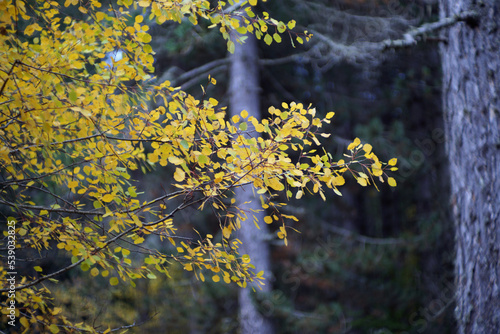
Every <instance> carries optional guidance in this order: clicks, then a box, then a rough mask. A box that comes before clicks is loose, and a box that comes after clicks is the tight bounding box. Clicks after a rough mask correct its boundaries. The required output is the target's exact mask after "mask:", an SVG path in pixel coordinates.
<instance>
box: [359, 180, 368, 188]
mask: <svg viewBox="0 0 500 334" xmlns="http://www.w3.org/2000/svg"><path fill="white" fill-rule="evenodd" d="M357 181H358V183H359V184H361V185H362V186H363V187H366V186H367V183H366V179H362V178H358V180H357Z"/></svg>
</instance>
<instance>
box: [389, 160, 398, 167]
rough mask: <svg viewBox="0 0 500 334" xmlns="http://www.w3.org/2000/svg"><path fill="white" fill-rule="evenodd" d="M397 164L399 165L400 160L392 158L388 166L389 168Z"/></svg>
mask: <svg viewBox="0 0 500 334" xmlns="http://www.w3.org/2000/svg"><path fill="white" fill-rule="evenodd" d="M397 163H398V159H397V158H392V159H391V160H389V162H388V163H387V164H388V165H389V166H396V164H397Z"/></svg>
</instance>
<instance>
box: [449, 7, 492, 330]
mask: <svg viewBox="0 0 500 334" xmlns="http://www.w3.org/2000/svg"><path fill="white" fill-rule="evenodd" d="M440 9H441V16H442V17H447V16H453V15H456V14H457V13H459V12H460V11H467V10H475V11H477V12H478V13H479V21H478V22H469V23H465V22H462V23H458V24H456V25H454V26H452V27H451V28H449V29H448V30H446V33H445V34H444V37H445V39H446V40H447V42H446V43H443V45H442V48H441V53H442V64H443V75H444V77H443V102H444V103H443V106H444V117H445V128H446V135H447V142H446V149H447V154H448V157H449V161H450V176H451V195H452V199H451V204H452V209H453V214H454V219H455V229H456V232H455V233H456V236H455V239H456V263H455V273H456V283H457V308H456V317H457V320H458V327H459V331H458V332H459V333H481V334H483V333H487V334H488V333H492V334H493V333H495V334H496V333H500V309H499V307H500V97H499V94H500V2H499V1H498V0H483V1H472V0H440Z"/></svg>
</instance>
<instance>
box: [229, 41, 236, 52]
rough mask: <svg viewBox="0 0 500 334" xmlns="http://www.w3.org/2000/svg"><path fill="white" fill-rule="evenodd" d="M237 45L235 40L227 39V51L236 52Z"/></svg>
mask: <svg viewBox="0 0 500 334" xmlns="http://www.w3.org/2000/svg"><path fill="white" fill-rule="evenodd" d="M234 49H235V45H234V42H233V41H227V51H229V52H230V53H234Z"/></svg>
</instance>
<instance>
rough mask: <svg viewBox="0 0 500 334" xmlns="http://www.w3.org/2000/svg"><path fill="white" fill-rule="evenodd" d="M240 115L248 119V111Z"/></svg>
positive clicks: (243, 111)
mask: <svg viewBox="0 0 500 334" xmlns="http://www.w3.org/2000/svg"><path fill="white" fill-rule="evenodd" d="M240 115H241V117H242V118H247V117H248V111H246V110H242V111H241V113H240Z"/></svg>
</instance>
